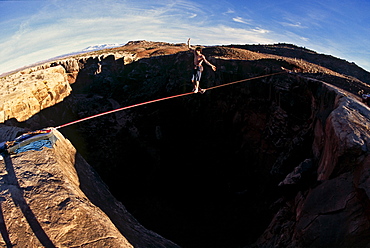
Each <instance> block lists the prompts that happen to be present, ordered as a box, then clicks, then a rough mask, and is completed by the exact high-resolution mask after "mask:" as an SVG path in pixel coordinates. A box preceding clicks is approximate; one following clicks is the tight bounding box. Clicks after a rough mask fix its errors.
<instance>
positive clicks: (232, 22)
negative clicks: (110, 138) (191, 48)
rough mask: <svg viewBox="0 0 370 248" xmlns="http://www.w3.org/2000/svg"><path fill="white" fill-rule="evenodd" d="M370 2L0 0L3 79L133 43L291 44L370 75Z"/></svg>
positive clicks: (313, 0) (0, 42)
mask: <svg viewBox="0 0 370 248" xmlns="http://www.w3.org/2000/svg"><path fill="white" fill-rule="evenodd" d="M369 13H370V0H324V1H323V0H310V1H306V0H300V1H297V0H281V1H279V0H243V1H242V0H220V1H214V0H213V1H210V0H205V1H192V0H161V1H156V0H154V1H150V0H89V1H87V0H79V1H71V0H28V1H10V0H0V57H1V61H0V74H1V73H3V72H6V71H10V70H13V69H16V68H19V67H22V66H26V65H29V64H32V63H35V62H38V61H41V60H45V59H49V58H53V57H55V56H59V55H63V54H67V53H70V52H75V51H79V50H82V49H84V48H86V47H88V46H91V45H97V44H106V43H119V44H125V43H127V42H128V41H131V40H150V41H164V42H170V43H180V42H186V40H187V38H188V37H191V38H192V43H193V44H202V45H224V44H273V43H278V42H287V43H292V44H295V45H298V46H303V47H306V48H309V49H312V50H314V51H317V52H319V53H324V54H330V55H333V56H335V57H339V58H342V59H345V60H347V61H350V62H355V63H356V64H357V65H359V66H361V67H363V68H364V69H366V70H368V71H370V14H369Z"/></svg>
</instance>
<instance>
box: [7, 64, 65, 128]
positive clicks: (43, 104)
mask: <svg viewBox="0 0 370 248" xmlns="http://www.w3.org/2000/svg"><path fill="white" fill-rule="evenodd" d="M0 84H1V85H0V98H1V102H0V123H3V122H4V121H6V120H9V119H12V118H15V119H17V120H18V121H25V120H27V119H29V118H30V117H31V116H33V115H34V114H36V113H38V112H40V111H41V110H42V109H45V108H47V107H51V106H54V105H55V104H57V103H59V102H61V101H63V99H64V98H65V97H67V96H68V95H69V94H70V93H71V90H72V89H71V87H70V85H69V83H68V81H67V75H66V72H65V70H64V68H63V67H61V66H57V67H53V68H48V69H45V70H38V71H32V70H31V69H27V70H25V71H21V72H17V73H15V74H12V75H10V76H8V77H5V78H1V81H0Z"/></svg>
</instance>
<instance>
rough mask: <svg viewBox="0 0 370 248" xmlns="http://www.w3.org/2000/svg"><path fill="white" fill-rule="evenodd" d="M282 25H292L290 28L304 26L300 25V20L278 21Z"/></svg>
mask: <svg viewBox="0 0 370 248" xmlns="http://www.w3.org/2000/svg"><path fill="white" fill-rule="evenodd" d="M279 23H280V24H281V25H283V26H284V27H292V28H306V27H305V26H302V23H300V22H294V23H293V22H279Z"/></svg>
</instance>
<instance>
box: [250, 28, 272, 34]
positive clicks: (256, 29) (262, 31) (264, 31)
mask: <svg viewBox="0 0 370 248" xmlns="http://www.w3.org/2000/svg"><path fill="white" fill-rule="evenodd" d="M252 31H254V32H256V33H260V34H267V33H269V32H270V31H269V30H266V29H262V28H259V27H256V28H254V29H252Z"/></svg>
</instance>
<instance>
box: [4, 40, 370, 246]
mask: <svg viewBox="0 0 370 248" xmlns="http://www.w3.org/2000/svg"><path fill="white" fill-rule="evenodd" d="M203 52H204V54H205V55H206V57H207V59H208V60H209V61H210V62H211V63H212V64H214V65H216V67H217V71H216V72H213V71H212V70H211V68H209V67H206V66H205V70H204V72H203V77H202V81H201V86H202V87H203V88H210V87H214V86H221V85H224V84H227V83H232V82H237V81H240V80H244V79H250V80H247V81H243V82H240V83H237V84H233V85H229V86H226V87H219V88H213V89H212V90H208V91H206V93H205V94H189V95H184V96H181V97H177V98H173V99H168V100H164V101H160V102H154V103H151V104H147V105H145V106H138V107H135V108H131V109H127V110H124V111H120V112H115V113H112V114H108V115H105V116H101V117H99V118H94V119H91V120H87V121H84V122H80V123H77V124H74V125H70V126H67V127H63V128H60V129H55V127H58V126H60V125H63V124H65V123H68V122H71V121H75V120H78V119H81V118H85V117H88V116H92V115H96V114H99V113H103V112H105V111H110V110H113V109H117V108H121V107H124V106H130V105H133V104H138V103H141V102H146V101H150V100H154V99H159V98H163V97H168V96H173V95H181V94H184V93H186V92H191V89H192V85H191V82H190V78H191V73H192V60H193V58H192V56H193V55H192V53H191V52H189V51H187V47H186V45H185V44H168V43H164V42H148V41H135V42H129V43H127V44H126V45H125V46H122V47H117V48H112V49H107V50H102V51H95V52H91V53H86V54H83V55H78V56H73V57H68V58H65V59H61V60H57V61H53V62H50V63H46V64H42V65H38V66H35V67H31V68H28V69H25V70H23V71H20V72H17V73H14V74H11V75H8V76H5V77H3V78H1V89H2V90H1V92H2V93H1V105H0V121H1V122H2V124H1V126H0V137H1V139H0V141H11V140H14V139H15V138H16V137H18V136H19V135H21V134H22V133H26V132H28V131H32V130H40V129H43V128H49V129H50V130H52V133H53V137H55V139H54V141H55V143H53V145H52V148H47V147H45V148H43V149H42V150H41V151H35V150H30V151H25V152H19V153H14V154H13V153H12V154H8V153H4V154H3V159H2V160H1V161H0V165H1V174H0V177H1V188H0V190H1V198H0V207H1V210H2V211H1V216H0V230H1V234H2V244H3V245H4V246H14V247H16V246H18V247H25V245H26V244H28V245H29V244H31V245H30V247H38V246H45V247H367V246H368V245H369V243H370V238H369V237H370V235H369V234H370V233H369V230H370V229H369V227H370V221H369V220H370V212H369V211H368V209H369V196H370V188H369V186H370V180H369V176H370V173H369V172H370V157H369V138H370V136H369V133H368V131H369V127H370V121H369V113H370V112H369V111H370V110H369V108H368V106H367V105H366V104H364V103H362V102H361V98H360V96H359V95H358V92H359V91H364V92H369V91H370V90H369V83H370V73H369V72H366V71H365V70H363V69H361V68H359V67H358V66H356V65H355V64H353V63H349V62H347V61H344V60H341V59H338V58H334V57H332V56H328V55H322V54H318V53H316V52H314V51H311V50H308V49H305V48H301V47H297V46H294V45H290V44H275V45H230V46H215V47H205V48H204V49H203ZM261 76H263V77H261Z"/></svg>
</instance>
